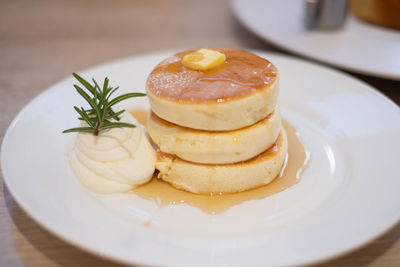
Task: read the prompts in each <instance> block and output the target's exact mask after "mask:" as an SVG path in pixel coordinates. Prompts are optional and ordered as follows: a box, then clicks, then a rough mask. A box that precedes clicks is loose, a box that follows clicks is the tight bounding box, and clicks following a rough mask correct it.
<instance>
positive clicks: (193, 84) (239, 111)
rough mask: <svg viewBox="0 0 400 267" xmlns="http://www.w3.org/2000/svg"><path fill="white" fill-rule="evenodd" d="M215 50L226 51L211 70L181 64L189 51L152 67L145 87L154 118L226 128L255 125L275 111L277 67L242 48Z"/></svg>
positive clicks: (215, 129) (182, 123)
mask: <svg viewBox="0 0 400 267" xmlns="http://www.w3.org/2000/svg"><path fill="white" fill-rule="evenodd" d="M213 49H214V48H213ZM215 50H218V51H220V52H222V53H224V54H225V55H226V61H225V63H224V64H221V65H220V66H218V67H216V68H214V69H211V70H206V71H199V70H192V69H190V68H187V67H185V66H184V65H183V64H182V62H181V60H182V58H183V57H184V56H185V55H186V54H188V53H190V52H192V51H193V50H190V51H185V52H181V53H177V54H175V55H174V56H172V57H169V58H167V59H165V60H164V61H162V62H161V63H160V64H158V65H157V66H156V68H155V69H154V70H153V71H152V72H151V73H150V75H149V77H148V79H147V83H146V89H147V94H148V97H149V101H150V105H151V108H152V110H153V112H154V113H155V114H157V116H159V117H160V118H162V119H164V120H167V121H169V122H172V123H175V124H177V125H180V126H184V127H189V128H193V129H199V130H210V131H228V130H235V129H239V128H243V127H246V126H249V125H251V124H254V123H256V122H257V121H259V120H261V119H264V118H265V117H267V116H268V114H270V113H271V112H272V111H273V109H274V108H275V105H276V103H277V96H278V79H279V78H278V70H277V68H276V67H275V66H274V65H273V64H272V63H271V62H269V61H268V60H266V59H264V58H261V57H259V56H257V55H254V54H252V53H249V52H246V51H243V50H236V49H226V48H215Z"/></svg>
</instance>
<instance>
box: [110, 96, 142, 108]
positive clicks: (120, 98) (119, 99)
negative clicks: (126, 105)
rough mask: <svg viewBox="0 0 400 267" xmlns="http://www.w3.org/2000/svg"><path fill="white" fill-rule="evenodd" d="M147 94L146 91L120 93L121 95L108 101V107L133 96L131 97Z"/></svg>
mask: <svg viewBox="0 0 400 267" xmlns="http://www.w3.org/2000/svg"><path fill="white" fill-rule="evenodd" d="M145 95H146V94H144V93H128V94H124V95H120V96H117V97H116V98H114V99H113V100H111V101H110V102H108V106H107V107H111V106H113V105H115V104H117V103H119V102H121V101H122V100H125V99H128V98H131V97H138V96H145Z"/></svg>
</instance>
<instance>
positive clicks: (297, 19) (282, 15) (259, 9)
mask: <svg viewBox="0 0 400 267" xmlns="http://www.w3.org/2000/svg"><path fill="white" fill-rule="evenodd" d="M232 9H233V12H234V14H235V15H236V17H237V18H238V19H239V20H240V21H241V22H242V23H243V24H244V25H245V26H246V27H247V28H248V29H249V30H251V31H252V32H254V33H255V34H257V35H258V36H260V37H261V38H263V39H265V40H266V41H269V42H271V43H273V44H275V45H276V46H278V47H280V48H282V49H285V50H288V51H290V52H293V53H296V54H299V55H302V56H306V57H309V58H312V59H315V60H319V61H322V62H325V63H328V64H331V65H333V66H336V67H339V68H343V69H345V70H349V71H354V72H358V73H362V74H367V75H371V76H376V77H381V78H386V79H392V80H400V31H398V30H394V29H389V28H383V27H379V26H374V25H372V24H367V23H363V22H361V21H359V20H357V19H355V18H354V17H353V16H351V15H349V16H348V18H347V22H346V24H345V26H344V27H343V28H342V29H340V30H337V31H310V30H307V29H306V27H305V23H304V14H305V12H304V0H293V1H279V0H253V1H246V0H233V1H232Z"/></svg>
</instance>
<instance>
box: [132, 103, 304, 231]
mask: <svg viewBox="0 0 400 267" xmlns="http://www.w3.org/2000/svg"><path fill="white" fill-rule="evenodd" d="M131 113H132V115H133V116H135V117H136V119H137V120H138V121H139V123H142V124H144V125H145V124H146V121H147V116H148V111H146V110H134V111H132V112H131ZM282 124H283V127H284V128H285V130H286V133H287V138H288V142H289V143H288V147H289V149H288V155H287V158H286V161H285V163H284V165H283V167H282V170H281V172H280V174H279V176H278V177H276V178H275V180H273V181H272V182H271V183H270V184H268V185H264V186H261V187H258V188H255V189H251V190H247V191H244V192H240V193H232V194H223V195H216V194H214V195H212V196H210V195H198V194H193V193H190V192H187V191H183V190H179V189H176V188H174V187H173V186H171V185H170V184H168V183H166V182H164V181H162V180H160V179H157V178H156V174H155V175H154V177H153V179H152V180H151V181H150V182H148V183H146V184H144V185H142V186H139V187H137V188H135V189H133V190H132V191H131V193H133V194H136V195H138V196H140V197H142V198H144V199H148V200H154V201H155V203H157V205H158V206H159V207H163V206H167V205H178V204H182V203H186V204H188V205H190V206H193V207H197V208H199V209H201V210H202V211H204V212H206V213H210V214H216V213H221V212H224V211H226V210H227V209H229V208H231V207H233V206H235V205H238V204H240V203H243V202H245V201H249V200H255V199H263V198H266V197H268V196H271V195H273V194H276V193H279V192H281V191H282V190H285V189H287V188H289V187H291V186H293V185H295V184H297V183H298V182H299V181H300V179H301V175H302V173H303V172H304V170H305V169H306V168H307V166H308V163H309V161H310V153H309V152H308V151H307V150H306V149H305V147H304V146H303V144H302V142H301V140H300V138H299V133H298V132H297V131H296V129H295V128H294V127H293V126H292V125H291V124H290V123H289V122H287V121H285V120H283V121H282ZM150 224H151V223H150V222H146V223H145V225H147V226H149V225H150Z"/></svg>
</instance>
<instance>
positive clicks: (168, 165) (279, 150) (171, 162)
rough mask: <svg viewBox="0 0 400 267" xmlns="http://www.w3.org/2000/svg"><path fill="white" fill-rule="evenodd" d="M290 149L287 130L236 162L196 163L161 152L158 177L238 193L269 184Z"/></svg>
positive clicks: (191, 187)
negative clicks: (271, 144) (249, 155)
mask: <svg viewBox="0 0 400 267" xmlns="http://www.w3.org/2000/svg"><path fill="white" fill-rule="evenodd" d="M287 150H288V141H287V137H286V132H285V130H284V129H283V127H282V129H281V132H280V133H279V136H278V139H277V141H276V143H275V144H274V145H273V146H272V147H270V148H269V149H267V150H265V151H264V152H262V153H260V154H259V155H257V156H255V157H254V158H251V159H249V160H246V161H242V162H238V163H233V164H215V165H214V164H200V163H193V162H189V161H186V160H182V159H180V158H177V157H174V156H172V155H170V154H166V153H163V152H160V153H159V155H158V158H157V162H156V169H157V170H159V173H158V176H157V177H158V178H160V179H163V180H164V181H166V182H168V183H170V184H172V185H173V186H175V187H176V188H179V189H184V190H187V191H190V192H192V193H197V194H220V193H235V192H240V191H244V190H248V189H251V188H254V187H258V186H261V185H265V184H268V183H270V182H271V181H272V180H273V179H274V178H275V177H277V176H278V174H279V173H280V171H281V168H282V166H283V163H284V161H285V158H286V155H287Z"/></svg>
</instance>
